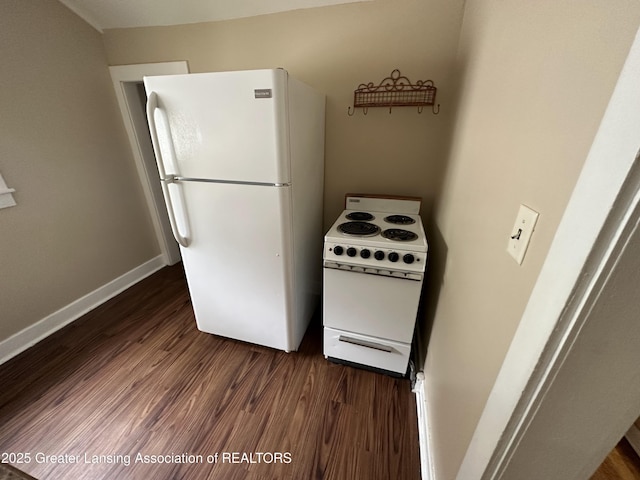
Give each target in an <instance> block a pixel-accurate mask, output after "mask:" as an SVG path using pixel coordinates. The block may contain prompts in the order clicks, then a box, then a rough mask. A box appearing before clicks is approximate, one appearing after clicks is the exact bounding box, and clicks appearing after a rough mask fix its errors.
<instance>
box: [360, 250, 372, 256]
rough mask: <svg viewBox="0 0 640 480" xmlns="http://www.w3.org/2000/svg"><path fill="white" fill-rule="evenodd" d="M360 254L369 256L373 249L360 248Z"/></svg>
mask: <svg viewBox="0 0 640 480" xmlns="http://www.w3.org/2000/svg"><path fill="white" fill-rule="evenodd" d="M360 256H361V257H362V258H369V257H370V256H371V250H369V249H368V248H364V249H362V250H360Z"/></svg>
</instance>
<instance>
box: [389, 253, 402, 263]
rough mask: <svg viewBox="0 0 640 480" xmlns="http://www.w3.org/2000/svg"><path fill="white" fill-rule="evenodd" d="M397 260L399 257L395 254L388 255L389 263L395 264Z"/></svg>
mask: <svg viewBox="0 0 640 480" xmlns="http://www.w3.org/2000/svg"><path fill="white" fill-rule="evenodd" d="M399 258H400V255H398V254H397V253H396V252H391V253H390V254H389V261H390V262H394V263H395V262H397V261H398V259H399Z"/></svg>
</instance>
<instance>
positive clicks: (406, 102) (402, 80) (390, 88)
mask: <svg viewBox="0 0 640 480" xmlns="http://www.w3.org/2000/svg"><path fill="white" fill-rule="evenodd" d="M436 92H437V88H436V87H435V85H434V84H433V81H431V80H418V81H417V82H416V83H411V81H410V80H409V79H408V78H407V77H404V76H402V75H401V74H400V70H398V69H395V70H394V71H392V72H391V75H389V76H388V77H387V78H385V79H384V80H382V81H381V82H380V84H379V85H374V84H373V82H369V83H367V84H364V83H361V84H360V85H359V86H358V89H357V90H355V91H354V92H353V108H352V107H349V109H348V110H347V113H348V115H349V116H353V114H354V113H355V111H356V110H355V109H356V108H362V109H363V110H362V111H363V113H364V114H365V115H366V114H367V112H368V110H369V108H377V107H389V113H391V109H392V108H393V107H418V113H422V110H423V108H424V107H431V109H432V112H433V114H434V115H437V114H438V113H439V112H440V104H438V105H437V110H436V103H435V102H436Z"/></svg>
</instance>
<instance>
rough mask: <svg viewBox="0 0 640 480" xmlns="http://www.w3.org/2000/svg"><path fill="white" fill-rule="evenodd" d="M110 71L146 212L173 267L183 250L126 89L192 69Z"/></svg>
mask: <svg viewBox="0 0 640 480" xmlns="http://www.w3.org/2000/svg"><path fill="white" fill-rule="evenodd" d="M109 72H110V73H111V79H112V81H113V88H114V90H115V93H116V98H117V100H118V105H119V107H120V113H121V115H122V120H123V123H124V127H125V130H126V132H127V137H128V138H129V144H130V146H131V151H132V153H133V158H134V161H135V164H136V170H137V172H138V176H139V177H140V184H141V185H142V190H143V192H144V197H145V200H146V203H147V209H148V210H149V215H150V217H151V221H152V223H153V229H154V232H155V235H156V240H157V241H158V245H159V247H160V251H161V254H162V258H163V259H164V262H165V264H166V265H173V264H175V263H177V262H179V261H180V260H181V257H180V250H179V248H178V246H177V244H176V242H175V239H174V238H173V234H172V232H171V228H170V226H169V225H168V219H167V218H164V217H166V213H165V211H164V210H163V209H162V207H161V206H162V205H163V203H162V202H164V200H163V199H162V198H158V196H157V195H155V194H154V191H153V189H152V187H151V185H152V183H153V182H158V178H157V177H158V173H157V171H151V170H150V168H149V167H148V166H147V165H148V163H147V162H145V156H144V155H145V153H144V150H143V149H142V147H141V145H140V140H139V138H138V133H137V131H136V128H135V123H134V115H133V112H132V108H134V106H133V105H130V104H129V101H128V98H127V95H126V92H125V88H126V87H127V85H128V84H131V83H140V82H142V80H143V78H144V77H145V76H152V75H177V74H186V73H189V67H188V64H187V62H186V61H176V62H162V63H143V64H135V65H115V66H110V67H109Z"/></svg>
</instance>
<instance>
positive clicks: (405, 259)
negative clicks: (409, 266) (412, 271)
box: [402, 253, 416, 263]
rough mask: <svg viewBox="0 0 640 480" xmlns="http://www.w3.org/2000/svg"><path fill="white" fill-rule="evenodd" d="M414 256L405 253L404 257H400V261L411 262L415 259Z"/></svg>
mask: <svg viewBox="0 0 640 480" xmlns="http://www.w3.org/2000/svg"><path fill="white" fill-rule="evenodd" d="M415 259H416V258H415V257H414V256H413V255H411V254H410V253H407V254H406V255H405V256H404V257H402V261H403V262H404V263H413V262H414V261H415Z"/></svg>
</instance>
